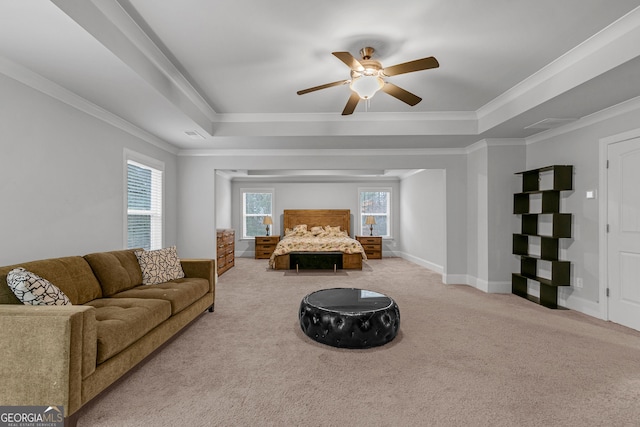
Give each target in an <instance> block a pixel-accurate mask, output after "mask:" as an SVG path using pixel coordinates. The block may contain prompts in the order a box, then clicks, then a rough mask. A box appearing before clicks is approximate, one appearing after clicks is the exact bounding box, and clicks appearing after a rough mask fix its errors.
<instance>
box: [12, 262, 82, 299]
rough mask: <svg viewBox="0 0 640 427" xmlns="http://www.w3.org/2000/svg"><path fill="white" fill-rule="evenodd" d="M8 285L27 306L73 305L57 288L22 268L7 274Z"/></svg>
mask: <svg viewBox="0 0 640 427" xmlns="http://www.w3.org/2000/svg"><path fill="white" fill-rule="evenodd" d="M7 285H9V288H11V290H12V291H13V293H14V294H15V295H16V297H17V298H18V299H19V300H20V301H22V302H23V303H24V304H27V305H71V301H69V298H68V297H67V296H66V295H65V294H64V292H62V291H61V290H60V289H58V287H57V286H55V285H54V284H53V283H51V282H49V281H48V280H47V279H43V278H42V277H40V276H38V275H37V274H34V273H32V272H30V271H27V270H25V269H24V268H22V267H18V268H14V269H13V270H11V271H10V272H9V274H7Z"/></svg>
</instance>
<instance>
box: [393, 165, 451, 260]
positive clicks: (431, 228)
mask: <svg viewBox="0 0 640 427" xmlns="http://www.w3.org/2000/svg"><path fill="white" fill-rule="evenodd" d="M446 191H447V189H446V171H445V170H442V169H433V170H431V169H430V170H423V171H420V172H418V173H416V174H413V175H411V176H409V177H407V178H405V179H403V180H402V181H401V183H400V209H399V214H400V239H399V240H400V251H401V254H402V256H403V257H404V258H406V259H409V260H411V261H412V262H415V263H416V264H420V265H423V266H425V267H427V268H429V269H431V270H434V271H437V272H439V273H442V272H443V271H444V266H445V263H446V257H447V236H446V229H447V209H446V195H447V193H446Z"/></svg>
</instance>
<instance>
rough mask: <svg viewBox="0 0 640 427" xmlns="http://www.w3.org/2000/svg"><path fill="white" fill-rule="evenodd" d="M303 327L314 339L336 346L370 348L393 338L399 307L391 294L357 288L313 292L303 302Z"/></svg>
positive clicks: (395, 332)
mask: <svg viewBox="0 0 640 427" xmlns="http://www.w3.org/2000/svg"><path fill="white" fill-rule="evenodd" d="M299 319H300V327H301V328H302V330H303V331H304V333H305V334H306V335H307V336H308V337H310V338H311V339H313V340H315V341H317V342H320V343H322V344H327V345H330V346H333V347H342V348H369V347H376V346H380V345H383V344H386V343H388V342H389V341H391V340H393V339H394V338H395V337H396V335H397V333H398V330H399V329H400V309H399V308H398V305H397V304H396V303H395V301H394V300H392V299H391V298H389V297H388V296H386V295H384V294H381V293H378V292H373V291H368V290H365V289H355V288H333V289H323V290H320V291H316V292H312V293H310V294H309V295H307V296H305V297H304V298H303V299H302V302H301V303H300V312H299Z"/></svg>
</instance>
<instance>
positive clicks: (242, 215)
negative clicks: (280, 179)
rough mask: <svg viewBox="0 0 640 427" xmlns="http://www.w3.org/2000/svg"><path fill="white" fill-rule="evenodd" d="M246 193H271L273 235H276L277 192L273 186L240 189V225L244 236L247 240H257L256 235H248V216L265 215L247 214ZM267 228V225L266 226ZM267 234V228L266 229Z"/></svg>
mask: <svg viewBox="0 0 640 427" xmlns="http://www.w3.org/2000/svg"><path fill="white" fill-rule="evenodd" d="M246 193H268V194H271V219H272V220H273V225H272V226H271V235H272V236H273V235H275V234H276V233H275V227H276V225H277V224H276V221H275V217H274V212H275V198H276V192H275V189H273V188H241V189H240V227H241V228H242V238H243V239H246V240H255V236H247V222H246V218H247V216H264V215H262V214H249V215H247V213H246V211H245V194H246ZM265 228H266V226H265ZM265 234H266V229H265Z"/></svg>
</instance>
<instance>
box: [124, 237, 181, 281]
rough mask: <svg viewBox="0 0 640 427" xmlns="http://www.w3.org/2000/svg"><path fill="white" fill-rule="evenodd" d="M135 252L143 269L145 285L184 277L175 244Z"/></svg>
mask: <svg viewBox="0 0 640 427" xmlns="http://www.w3.org/2000/svg"><path fill="white" fill-rule="evenodd" d="M135 254H136V257H137V258H138V263H139V264H140V268H141V269H142V284H144V285H156V284H158V283H164V282H168V281H169V280H174V279H181V278H183V277H184V271H183V270H182V265H181V264H180V258H178V251H177V249H176V247H175V246H171V247H169V248H164V249H157V250H153V251H145V250H138V251H136V252H135Z"/></svg>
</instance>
